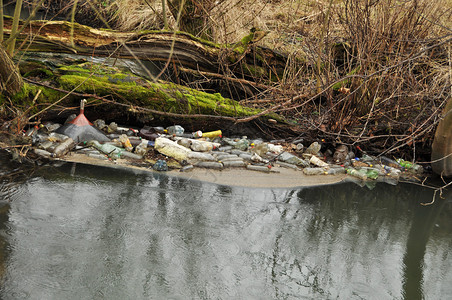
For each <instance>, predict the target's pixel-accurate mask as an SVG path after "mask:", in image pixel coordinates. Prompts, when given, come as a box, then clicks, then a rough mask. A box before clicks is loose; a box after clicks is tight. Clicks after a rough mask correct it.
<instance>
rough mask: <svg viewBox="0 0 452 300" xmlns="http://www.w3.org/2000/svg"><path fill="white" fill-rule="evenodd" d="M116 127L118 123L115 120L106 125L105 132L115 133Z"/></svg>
mask: <svg viewBox="0 0 452 300" xmlns="http://www.w3.org/2000/svg"><path fill="white" fill-rule="evenodd" d="M117 129H118V124H116V123H115V122H111V123H110V125H108V126H107V132H108V133H115V132H116V130H117Z"/></svg>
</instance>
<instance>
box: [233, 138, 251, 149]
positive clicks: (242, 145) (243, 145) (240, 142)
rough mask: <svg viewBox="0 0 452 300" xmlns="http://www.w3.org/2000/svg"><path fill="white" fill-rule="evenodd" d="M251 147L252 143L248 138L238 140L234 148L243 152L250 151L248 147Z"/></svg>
mask: <svg viewBox="0 0 452 300" xmlns="http://www.w3.org/2000/svg"><path fill="white" fill-rule="evenodd" d="M249 146H250V142H249V141H248V140H247V139H246V138H242V139H240V140H238V141H237V142H236V143H235V144H234V145H233V147H234V148H235V149H238V150H242V151H246V150H248V147H249Z"/></svg>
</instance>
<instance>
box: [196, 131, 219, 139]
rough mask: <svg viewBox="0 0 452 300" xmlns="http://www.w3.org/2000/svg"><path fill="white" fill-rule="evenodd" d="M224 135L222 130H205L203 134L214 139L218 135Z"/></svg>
mask: <svg viewBox="0 0 452 300" xmlns="http://www.w3.org/2000/svg"><path fill="white" fill-rule="evenodd" d="M222 135H223V133H222V132H221V130H215V131H209V132H203V133H202V135H201V136H202V137H203V138H209V139H214V138H216V137H222Z"/></svg>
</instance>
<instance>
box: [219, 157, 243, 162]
mask: <svg viewBox="0 0 452 300" xmlns="http://www.w3.org/2000/svg"><path fill="white" fill-rule="evenodd" d="M218 161H221V162H229V161H243V158H241V157H239V156H235V157H226V158H222V159H218Z"/></svg>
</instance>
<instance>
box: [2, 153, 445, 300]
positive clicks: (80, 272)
mask: <svg viewBox="0 0 452 300" xmlns="http://www.w3.org/2000/svg"><path fill="white" fill-rule="evenodd" d="M1 158H2V160H0V161H4V162H5V157H1ZM0 169H1V172H2V173H1V174H5V173H7V172H11V166H9V165H8V166H5V163H4V164H3V165H2V167H0ZM2 178H3V182H2V184H0V186H1V188H0V195H1V196H2V199H1V203H0V207H1V208H0V277H1V289H0V298H2V299H447V298H450V297H451V296H452V285H451V284H450V283H451V282H452V255H451V253H450V249H451V247H452V221H451V220H452V218H451V216H452V195H451V193H450V192H449V193H448V194H445V195H444V196H445V197H447V199H446V200H439V199H438V200H437V202H436V205H432V206H429V207H424V206H421V205H419V203H420V202H428V201H430V200H431V199H432V191H431V190H429V189H426V188H421V187H417V186H413V185H405V184H400V185H398V186H390V185H387V184H377V185H376V187H375V188H373V189H372V190H370V189H368V188H367V187H359V186H357V185H355V184H352V183H346V184H340V185H334V186H326V187H325V186H323V187H313V188H300V189H251V188H237V187H227V186H219V185H215V184H206V183H201V182H197V181H187V180H185V179H180V178H174V177H172V178H171V177H167V176H165V175H160V174H134V173H129V172H125V171H118V170H110V169H106V168H99V167H87V166H81V165H76V166H75V167H74V166H72V165H64V166H62V167H58V168H56V167H47V168H43V169H40V170H38V171H36V172H35V173H33V174H29V173H27V174H23V175H22V176H16V177H15V178H16V181H15V182H16V183H17V184H16V183H15V182H7V181H5V180H4V179H5V177H2ZM22 181H23V183H21V182H22Z"/></svg>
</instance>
